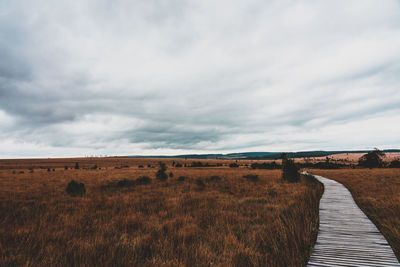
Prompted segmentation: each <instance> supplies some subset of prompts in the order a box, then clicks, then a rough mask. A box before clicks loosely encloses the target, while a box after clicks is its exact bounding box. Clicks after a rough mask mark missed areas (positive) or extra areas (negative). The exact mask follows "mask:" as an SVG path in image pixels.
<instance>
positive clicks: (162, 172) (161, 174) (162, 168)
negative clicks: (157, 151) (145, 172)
mask: <svg viewBox="0 0 400 267" xmlns="http://www.w3.org/2000/svg"><path fill="white" fill-rule="evenodd" d="M158 164H159V167H160V169H159V170H158V171H157V172H156V178H157V179H158V180H160V181H166V180H167V179H168V175H167V174H166V173H165V171H166V170H167V166H166V165H165V163H164V162H159V163H158Z"/></svg>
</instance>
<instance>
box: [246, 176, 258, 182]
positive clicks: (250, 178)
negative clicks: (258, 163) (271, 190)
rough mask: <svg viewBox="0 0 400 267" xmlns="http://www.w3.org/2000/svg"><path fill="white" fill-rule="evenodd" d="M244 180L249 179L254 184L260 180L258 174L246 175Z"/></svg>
mask: <svg viewBox="0 0 400 267" xmlns="http://www.w3.org/2000/svg"><path fill="white" fill-rule="evenodd" d="M243 178H245V179H248V180H250V181H252V182H257V181H258V180H259V179H258V175H257V174H247V175H244V176H243Z"/></svg>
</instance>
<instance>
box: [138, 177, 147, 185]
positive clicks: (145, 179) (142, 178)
mask: <svg viewBox="0 0 400 267" xmlns="http://www.w3.org/2000/svg"><path fill="white" fill-rule="evenodd" d="M150 183H151V178H150V177H148V176H141V177H139V178H137V179H136V184H137V185H142V184H150Z"/></svg>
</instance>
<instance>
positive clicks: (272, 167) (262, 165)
mask: <svg viewBox="0 0 400 267" xmlns="http://www.w3.org/2000/svg"><path fill="white" fill-rule="evenodd" d="M251 168H252V169H267V170H276V169H280V168H281V165H279V164H276V162H275V161H273V162H271V163H267V162H263V163H257V162H255V163H252V164H251Z"/></svg>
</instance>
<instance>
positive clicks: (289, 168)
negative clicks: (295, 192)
mask: <svg viewBox="0 0 400 267" xmlns="http://www.w3.org/2000/svg"><path fill="white" fill-rule="evenodd" d="M281 158H282V179H283V180H284V181H288V182H291V183H295V182H298V181H299V180H300V173H299V167H298V166H297V165H296V164H295V163H294V161H293V160H292V159H289V158H288V157H287V155H286V153H282V155H281Z"/></svg>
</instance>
